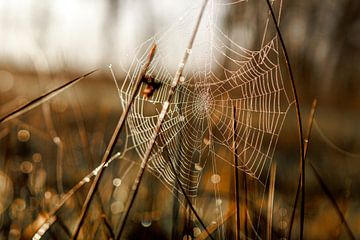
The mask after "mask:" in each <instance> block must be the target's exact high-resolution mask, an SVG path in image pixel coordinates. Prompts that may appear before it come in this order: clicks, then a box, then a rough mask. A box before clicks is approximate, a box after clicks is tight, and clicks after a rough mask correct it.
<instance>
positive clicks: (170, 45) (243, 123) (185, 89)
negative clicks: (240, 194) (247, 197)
mask: <svg viewBox="0 0 360 240" xmlns="http://www.w3.org/2000/svg"><path fill="white" fill-rule="evenodd" d="M237 2H238V1H237ZM241 4H244V3H241ZM219 8H221V4H217V2H215V1H212V2H211V4H210V7H209V8H208V9H207V12H206V13H205V16H206V17H205V18H204V19H203V21H202V23H201V26H200V29H199V32H198V36H197V39H196V41H195V44H194V47H193V49H187V51H191V55H190V59H189V63H188V65H187V66H186V67H185V72H184V75H183V76H182V77H181V79H180V81H181V84H180V86H179V87H178V90H177V92H176V95H175V97H174V98H173V101H172V102H171V104H170V107H169V112H168V114H167V116H166V118H165V121H164V124H163V126H162V128H161V132H160V138H159V139H160V140H159V139H158V141H157V142H156V144H155V147H154V149H153V152H152V156H151V158H150V161H149V165H148V170H149V171H150V172H151V173H152V174H154V175H155V176H156V177H157V178H159V179H160V180H161V181H162V182H163V183H165V185H166V186H167V187H168V188H169V189H170V190H176V191H178V192H179V193H180V196H181V190H180V188H179V186H177V184H176V181H175V179H174V178H175V175H174V173H173V171H172V169H171V166H170V163H169V161H172V162H173V163H174V165H175V167H176V169H177V172H178V174H177V177H179V179H180V182H181V183H182V185H183V187H184V189H185V191H186V192H187V194H188V196H189V197H190V198H192V199H195V198H196V196H197V190H198V186H199V183H200V180H201V176H202V174H203V171H204V168H205V167H206V165H207V164H211V165H212V170H213V175H212V177H211V181H212V182H213V183H214V184H217V183H218V182H219V181H220V176H219V175H218V174H217V167H216V166H217V165H219V164H229V165H231V166H233V167H235V165H234V161H233V159H232V158H225V157H224V156H222V155H221V154H219V153H218V151H217V149H218V148H219V147H225V148H227V149H228V151H230V152H234V149H233V147H232V146H233V141H234V139H235V143H236V144H235V145H236V148H237V157H238V159H239V162H240V165H239V166H238V169H240V170H242V171H244V172H246V173H247V174H248V175H249V176H251V177H253V178H256V179H259V180H260V181H262V180H263V179H262V177H263V175H264V174H263V173H264V172H265V173H267V170H268V168H269V166H270V163H271V160H272V157H273V154H274V150H275V146H276V142H277V139H278V136H279V133H280V131H281V128H282V124H283V121H284V118H285V116H286V113H287V111H288V109H289V107H290V105H291V101H290V100H289V97H288V95H287V93H286V90H285V87H284V84H283V79H282V78H283V77H282V74H283V73H282V69H281V68H280V60H279V59H280V56H279V50H278V43H277V38H276V37H274V38H272V39H270V40H268V42H267V43H265V44H263V46H262V47H261V49H260V50H257V51H252V50H248V49H245V48H243V47H241V46H239V45H237V44H236V43H235V42H234V41H232V40H231V39H230V38H229V37H228V36H227V35H226V34H225V33H224V32H223V31H222V30H221V28H220V27H219V26H218V24H217V22H218V21H219V18H220V17H219V16H220V15H219V14H218V13H217V14H215V10H217V9H219ZM196 10H197V8H196V7H195V8H192V9H190V10H189V11H188V12H187V13H186V14H185V15H184V16H183V17H181V18H179V20H178V22H177V23H175V24H174V25H173V26H172V27H170V28H169V29H168V30H167V31H166V32H165V33H163V34H160V35H156V36H154V37H153V38H151V39H149V40H147V41H146V42H145V43H143V44H142V45H141V46H140V47H139V48H138V49H137V52H136V57H135V58H134V60H133V62H132V63H131V65H130V67H129V70H128V71H127V75H126V79H125V81H124V83H123V85H122V86H121V88H120V96H121V99H122V104H123V107H124V106H125V105H126V104H127V102H128V100H129V99H128V98H129V92H131V91H132V89H133V85H132V84H133V83H134V82H135V78H136V76H137V75H138V73H139V71H140V70H141V67H142V65H143V64H144V62H145V61H146V57H147V56H146V54H147V53H148V51H149V48H150V47H151V45H152V43H153V42H156V44H157V45H158V46H157V53H156V55H155V57H154V59H153V61H152V64H151V66H150V68H149V70H148V73H147V74H148V75H149V76H152V77H154V79H155V80H156V81H158V82H160V83H161V87H160V88H159V89H158V90H157V92H156V93H155V94H154V95H153V96H152V97H150V98H149V99H146V98H144V97H143V96H142V94H141V92H140V93H139V94H138V95H137V96H136V99H135V101H134V105H133V108H132V110H131V112H130V113H129V116H128V125H129V129H130V132H131V134H130V137H131V138H132V141H133V144H134V146H133V148H135V149H136V151H137V152H138V154H139V155H140V156H141V157H143V156H144V153H145V151H146V147H147V145H148V142H149V140H150V138H151V135H152V133H153V129H154V127H155V125H156V122H157V118H158V114H159V111H160V109H161V106H162V105H161V104H162V103H163V102H164V101H165V99H166V97H167V94H168V90H169V88H170V84H171V82H172V79H173V75H174V74H175V70H176V65H174V62H175V63H176V62H177V61H178V60H179V59H180V56H181V54H182V51H184V49H185V46H186V45H185V44H186V42H187V41H188V39H189V35H190V32H191V27H192V26H193V25H194V24H193V21H194V16H195V15H196V14H194V12H196ZM233 108H235V110H236V111H235V112H236V119H235V121H236V123H237V124H236V125H237V128H236V130H235V136H234V129H233V126H234V119H233V115H234V113H233ZM164 148H166V151H164ZM165 153H166V154H165ZM265 175H266V174H265ZM215 188H216V187H215Z"/></svg>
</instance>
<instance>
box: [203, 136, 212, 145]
mask: <svg viewBox="0 0 360 240" xmlns="http://www.w3.org/2000/svg"><path fill="white" fill-rule="evenodd" d="M203 142H204V144H205V145H210V140H209V139H208V138H207V137H205V138H204V139H203Z"/></svg>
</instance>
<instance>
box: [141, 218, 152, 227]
mask: <svg viewBox="0 0 360 240" xmlns="http://www.w3.org/2000/svg"><path fill="white" fill-rule="evenodd" d="M151 224H152V221H151V220H146V219H144V220H142V221H141V225H142V226H143V227H150V226H151Z"/></svg>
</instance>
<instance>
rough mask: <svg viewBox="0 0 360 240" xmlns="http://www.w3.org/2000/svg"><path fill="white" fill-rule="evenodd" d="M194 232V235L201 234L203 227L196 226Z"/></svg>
mask: <svg viewBox="0 0 360 240" xmlns="http://www.w3.org/2000/svg"><path fill="white" fill-rule="evenodd" d="M193 232H194V237H197V236H199V235H200V234H201V229H200V228H198V227H194V228H193Z"/></svg>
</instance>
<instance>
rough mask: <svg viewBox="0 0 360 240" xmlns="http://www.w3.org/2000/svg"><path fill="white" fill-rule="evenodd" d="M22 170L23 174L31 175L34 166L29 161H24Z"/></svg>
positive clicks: (21, 166)
mask: <svg viewBox="0 0 360 240" xmlns="http://www.w3.org/2000/svg"><path fill="white" fill-rule="evenodd" d="M20 170H21V172H23V173H27V174H29V173H31V172H32V170H33V165H32V163H31V162H29V161H23V162H22V163H21V164H20Z"/></svg>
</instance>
